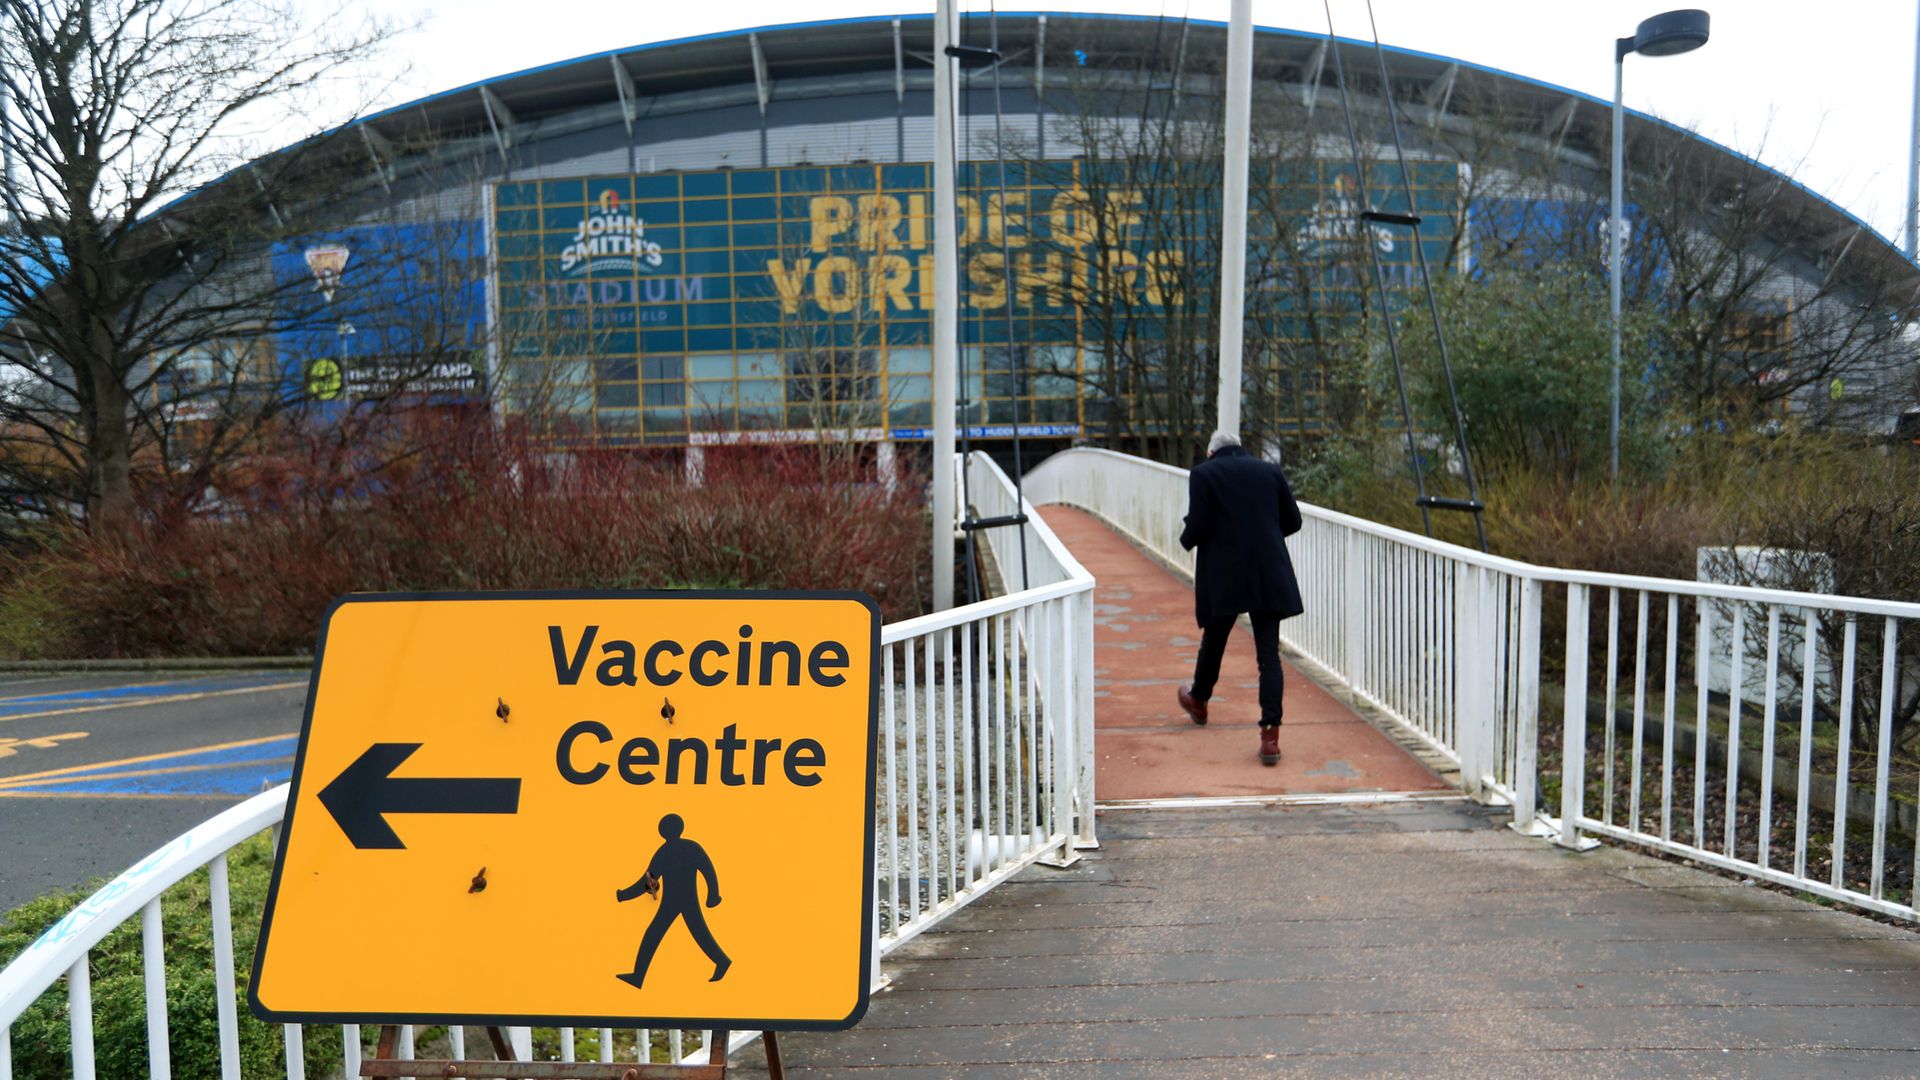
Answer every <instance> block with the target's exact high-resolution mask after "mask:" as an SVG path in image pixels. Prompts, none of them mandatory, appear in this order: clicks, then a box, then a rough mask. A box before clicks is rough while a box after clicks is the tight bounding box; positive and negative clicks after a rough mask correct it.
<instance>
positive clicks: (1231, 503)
mask: <svg viewBox="0 0 1920 1080" xmlns="http://www.w3.org/2000/svg"><path fill="white" fill-rule="evenodd" d="M1299 531H1300V506H1299V504H1297V503H1295V502H1294V501H1293V489H1292V488H1290V487H1288V486H1287V476H1286V474H1285V473H1283V472H1281V471H1280V466H1278V465H1275V464H1273V463H1271V462H1267V461H1261V460H1260V459H1259V458H1256V457H1254V456H1253V455H1251V454H1249V453H1247V452H1246V450H1244V449H1242V448H1241V447H1238V446H1225V447H1222V448H1220V450H1218V451H1216V452H1215V453H1214V454H1213V456H1212V457H1209V458H1208V459H1207V460H1205V461H1203V462H1201V463H1200V464H1199V465H1198V466H1196V467H1195V468H1194V470H1193V471H1192V472H1191V473H1189V474H1188V478H1187V519H1186V528H1184V529H1182V530H1181V532H1180V546H1181V547H1183V548H1186V549H1187V550H1188V551H1192V550H1193V549H1195V548H1199V549H1200V550H1199V553H1198V556H1197V557H1196V558H1195V560H1194V562H1195V568H1194V575H1193V605H1194V617H1195V618H1196V619H1198V620H1199V622H1200V625H1202V626H1205V625H1206V624H1207V623H1209V622H1212V621H1214V620H1215V619H1219V618H1224V617H1226V616H1229V615H1238V614H1240V613H1242V612H1247V611H1272V612H1277V613H1279V615H1280V617H1281V618H1283V619H1290V618H1292V617H1293V616H1295V615H1298V614H1300V613H1301V612H1302V611H1304V610H1305V608H1304V607H1303V606H1302V605H1301V603H1300V582H1299V579H1297V578H1295V577H1294V574H1293V560H1292V559H1291V558H1289V557H1288V556H1287V545H1286V539H1285V538H1286V537H1289V536H1292V535H1293V534H1294V533H1297V532H1299Z"/></svg>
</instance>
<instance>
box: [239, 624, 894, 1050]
mask: <svg viewBox="0 0 1920 1080" xmlns="http://www.w3.org/2000/svg"><path fill="white" fill-rule="evenodd" d="M879 638H880V618H879V614H878V612H877V610H876V609H875V608H874V606H873V603H872V601H870V600H868V599H867V598H866V597H865V596H862V595H859V594H856V593H696V592H684V593H619V594H581V593H468V594H429V595H368V596H355V597H349V598H347V599H344V600H342V601H340V602H339V603H337V604H336V605H335V606H334V608H333V609H332V611H331V612H329V614H328V617H327V622H326V625H325V627H324V628H323V629H322V632H321V637H320V646H319V649H318V650H317V652H316V654H315V658H314V679H313V690H312V694H311V697H310V699H309V701H308V704H307V716H306V722H305V725H304V727H303V728H302V730H301V735H300V748H299V756H298V758H297V759H296V762H295V765H294V774H293V790H292V793H291V795H290V796H289V802H288V806H287V820H286V829H285V834H284V838H283V842H282V847H281V851H280V855H279V860H278V862H277V863H276V864H275V866H274V873H273V885H272V890H271V892H270V893H269V895H268V898H267V910H266V918H265V922H264V924H263V925H262V927H261V930H260V941H259V949H258V952H257V953H256V955H255V958H254V972H253V981H252V984H251V986H250V988H249V995H250V998H251V1001H252V1006H253V1011H254V1013H255V1014H256V1015H258V1016H260V1017H261V1018H262V1019H265V1020H271V1021H278V1022H316V1023H317V1022H360V1023H450V1022H465V1023H499V1024H578V1025H581V1026H595V1025H611V1024H628V1023H631V1024H633V1025H635V1026H648V1025H652V1026H669V1025H672V1024H683V1025H686V1026H690V1027H693V1026H700V1027H729V1028H736V1029H740V1028H754V1027H760V1028H772V1029H807V1028H812V1029H836V1028H844V1027H848V1026H851V1025H852V1024H853V1023H854V1022H855V1021H857V1020H858V1019H859V1017H860V1015H861V1014H862V1013H864V1012H865V1011H866V1005H867V991H868V972H869V970H870V964H871V959H872V958H871V955H870V953H869V950H870V948H871V936H870V934H869V930H868V923H869V919H870V914H871V912H872V908H873V807H874V768H873V762H874V748H875V744H876V734H875V728H874V719H873V718H874V704H875V701H876V698H877V694H878V675H877V671H876V668H875V663H874V657H875V655H876V654H877V652H878V646H879Z"/></svg>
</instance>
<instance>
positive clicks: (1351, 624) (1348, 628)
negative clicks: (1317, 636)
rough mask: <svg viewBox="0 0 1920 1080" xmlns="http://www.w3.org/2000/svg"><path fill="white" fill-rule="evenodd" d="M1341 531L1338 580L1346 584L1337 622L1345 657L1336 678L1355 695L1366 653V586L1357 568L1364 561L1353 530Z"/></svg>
mask: <svg viewBox="0 0 1920 1080" xmlns="http://www.w3.org/2000/svg"><path fill="white" fill-rule="evenodd" d="M1344 531H1345V532H1346V534H1347V542H1346V543H1345V544H1342V545H1341V548H1342V552H1341V554H1342V557H1343V559H1344V561H1345V563H1346V565H1345V566H1343V567H1342V568H1341V569H1342V575H1341V576H1342V577H1343V578H1345V580H1346V588H1344V589H1342V590H1341V596H1340V615H1339V618H1340V622H1341V627H1340V628H1341V630H1342V634H1341V639H1342V641H1343V645H1342V647H1341V649H1342V651H1343V652H1344V653H1345V654H1346V655H1345V656H1343V657H1341V664H1340V667H1339V668H1338V669H1337V671H1336V674H1338V675H1339V676H1340V677H1342V678H1344V679H1345V680H1346V681H1347V688H1348V689H1349V690H1352V691H1353V692H1354V693H1355V695H1358V694H1359V692H1360V683H1361V679H1360V666H1361V663H1362V657H1363V656H1364V655H1365V649H1366V645H1365V639H1366V622H1367V620H1366V595H1367V593H1366V587H1367V586H1366V578H1365V576H1364V573H1363V571H1362V568H1361V563H1362V562H1363V560H1364V557H1363V556H1362V555H1361V551H1360V549H1361V545H1362V544H1364V543H1365V542H1366V540H1365V537H1363V536H1362V535H1361V534H1360V533H1359V532H1358V531H1356V530H1353V529H1347V530H1344Z"/></svg>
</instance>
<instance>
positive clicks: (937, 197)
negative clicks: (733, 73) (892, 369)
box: [931, 0, 960, 611]
mask: <svg viewBox="0 0 1920 1080" xmlns="http://www.w3.org/2000/svg"><path fill="white" fill-rule="evenodd" d="M958 30H959V16H958V15H957V14H956V12H955V10H954V6H953V0H937V2H936V3H935V5H934V20H933V549H932V553H931V556H932V559H933V610H935V611H945V610H947V609H948V608H950V607H952V606H953V530H954V523H955V521H956V520H957V519H956V517H955V515H954V505H953V504H954V473H953V464H954V463H953V442H954V405H955V399H956V396H957V393H958V386H957V384H956V379H955V376H956V373H957V372H958V370H959V366H960V365H959V359H960V334H959V331H960V320H959V303H960V254H959V244H958V239H959V238H958V236H957V235H956V229H955V226H954V204H955V196H956V194H957V193H956V192H955V191H954V181H955V176H954V141H953V140H954V130H953V129H954V121H955V118H956V114H955V110H954V105H955V101H954V63H955V61H954V58H953V57H952V56H949V55H948V54H947V46H949V45H952V44H954V43H955V41H956V39H957V38H958V37H959V36H960V35H959V33H958Z"/></svg>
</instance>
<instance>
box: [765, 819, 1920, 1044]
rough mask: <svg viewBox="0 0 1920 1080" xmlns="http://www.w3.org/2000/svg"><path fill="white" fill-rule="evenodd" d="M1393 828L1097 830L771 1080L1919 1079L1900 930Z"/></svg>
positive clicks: (965, 914)
mask: <svg viewBox="0 0 1920 1080" xmlns="http://www.w3.org/2000/svg"><path fill="white" fill-rule="evenodd" d="M1407 809H1408V808H1407V807H1406V806H1404V805H1395V806H1380V807H1373V808H1369V807H1353V806H1340V807H1301V806H1290V807H1284V808H1281V809H1272V808H1268V807H1259V806H1256V807H1233V808H1198V809H1195V808H1179V809H1174V808H1164V809H1145V810H1125V811H1114V812H1107V813H1103V814H1102V815H1101V817H1102V820H1101V831H1102V836H1103V839H1104V838H1106V837H1112V838H1113V839H1112V841H1110V842H1106V843H1104V845H1103V847H1102V849H1101V850H1099V851H1097V852H1093V853H1090V854H1089V855H1088V856H1087V857H1086V858H1085V859H1083V860H1082V861H1081V862H1080V863H1079V864H1078V865H1076V866H1074V867H1072V868H1069V869H1066V870H1055V869H1050V868H1044V867H1035V868H1031V869H1028V870H1026V871H1023V872H1022V873H1021V874H1020V875H1018V876H1017V877H1015V878H1014V879H1013V880H1012V881H1010V882H1008V883H1007V884H1006V885H1004V886H1002V887H1000V888H998V889H995V890H994V891H992V892H991V893H989V894H987V895H986V896H984V897H982V898H981V899H980V900H979V901H977V902H976V903H975V904H973V905H972V906H970V907H968V908H966V909H964V910H962V911H960V912H958V913H957V914H955V915H954V916H953V917H952V918H950V919H949V920H947V921H946V922H945V923H943V924H942V925H941V926H940V927H938V928H936V929H935V930H933V931H930V932H929V933H928V934H926V935H925V936H923V937H921V938H920V939H918V940H916V941H914V942H912V943H910V944H908V945H907V946H906V947H905V948H903V949H901V950H900V951H899V952H898V953H896V954H895V955H894V956H892V957H890V958H889V959H888V961H887V962H886V964H885V968H886V970H887V972H888V974H889V975H890V976H891V978H892V984H891V988H890V989H888V990H885V991H883V992H881V993H879V994H876V995H875V996H874V998H873V1004H872V1008H871V1009H870V1011H869V1013H868V1015H867V1018H866V1019H865V1021H863V1022H862V1023H861V1025H860V1026H858V1027H856V1028H855V1029H853V1030H852V1031H849V1032H842V1033H834V1034H794V1035H790V1036H787V1037H785V1039H784V1040H783V1045H784V1047H785V1049H786V1056H787V1059H788V1063H789V1065H790V1067H791V1068H790V1072H791V1074H792V1075H794V1076H798V1077H834V1076H847V1077H853V1076H871V1075H874V1074H876V1073H881V1072H884V1073H885V1075H887V1076H889V1077H934V1076H941V1077H962V1076H963V1077H970V1078H971V1077H989V1078H991V1077H1090V1078H1123V1077H1156V1078H1165V1077H1254V1076H1258V1077H1289V1076H1303V1077H1350V1076H1351V1077H1359V1076H1434V1075H1444V1074H1448V1073H1456V1074H1460V1075H1474V1076H1495V1077H1509V1076H1511V1077H1523V1076H1524V1077H1534V1076H1559V1075H1579V1076H1594V1077H1669V1076H1742V1077H1746V1076H1753V1077H1773V1076H1780V1077H1786V1076H1812V1075H1817V1076H1822V1077H1839V1076H1849V1077H1851V1076H1915V1075H1920V935H1917V934H1915V933H1913V932H1911V931H1910V930H1908V929H1906V928H1903V927H1899V926H1892V925H1888V924H1886V923H1884V922H1878V921H1874V920H1869V919H1865V918H1861V917H1859V916H1855V915H1852V914H1848V913H1845V912H1840V911H1836V910H1832V909H1829V908H1824V907H1820V906H1816V905H1813V904H1810V903H1805V902H1802V901H1800V900H1797V899H1795V898H1793V897H1790V896H1785V895H1782V894H1779V893H1774V892H1769V891H1765V890H1760V889H1755V888H1751V887H1747V886H1743V885H1742V884H1740V883H1739V882H1738V881H1737V880H1732V879H1726V878H1719V877H1715V876H1713V875H1710V874H1705V873H1702V872H1699V871H1694V870H1689V869H1686V868H1681V867H1672V866H1670V865H1669V864H1663V863H1659V862H1656V861H1655V860H1653V859H1651V858H1649V857H1647V856H1643V855H1639V854H1636V853H1634V852H1631V851H1627V850H1623V849H1620V848H1617V847H1606V848H1602V849H1600V850H1598V851H1594V852H1589V853H1585V854H1579V855H1576V854H1572V853H1568V852H1564V851H1561V850H1559V849H1556V848H1554V847H1552V846H1551V845H1548V844H1545V843H1542V842H1540V841H1538V840H1533V839H1528V838H1525V837H1521V836H1519V835H1517V834H1514V833H1512V832H1510V831H1508V830H1507V829H1505V828H1504V827H1503V826H1502V824H1501V821H1500V819H1499V817H1498V816H1497V815H1495V814H1492V813H1489V812H1488V811H1486V810H1483V809H1481V808H1477V807H1474V806H1472V805H1470V804H1466V803H1461V802H1449V803H1435V804H1433V805H1428V806H1423V807H1421V808H1420V814H1419V816H1418V817H1413V816H1411V815H1409V814H1408V813H1406V810H1407ZM1413 822H1418V823H1420V824H1419V825H1418V827H1412V828H1410V824H1411V823H1413ZM1423 845H1424V846H1423ZM1175 852H1178V853H1179V856H1180V857H1171V856H1172V855H1173V854H1174V853H1175ZM1436 880H1440V881H1442V882H1444V883H1445V884H1444V886H1443V887H1439V888H1436V887H1434V882H1435V881H1436ZM1468 882H1477V887H1475V888H1467V887H1466V884H1467V883H1468ZM752 1057H753V1055H752V1054H749V1055H748V1058H749V1059H750V1060H749V1062H748V1063H747V1064H746V1067H745V1068H743V1069H742V1072H743V1074H751V1073H752V1072H753V1068H752V1064H751V1059H752Z"/></svg>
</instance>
